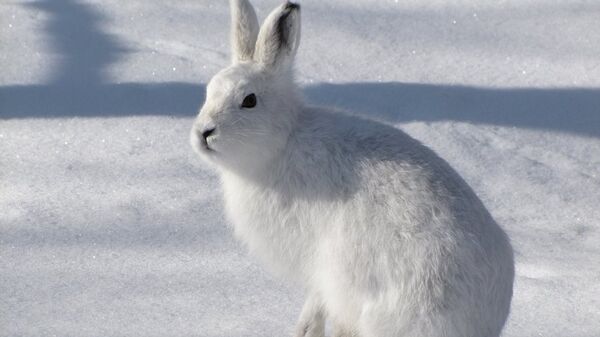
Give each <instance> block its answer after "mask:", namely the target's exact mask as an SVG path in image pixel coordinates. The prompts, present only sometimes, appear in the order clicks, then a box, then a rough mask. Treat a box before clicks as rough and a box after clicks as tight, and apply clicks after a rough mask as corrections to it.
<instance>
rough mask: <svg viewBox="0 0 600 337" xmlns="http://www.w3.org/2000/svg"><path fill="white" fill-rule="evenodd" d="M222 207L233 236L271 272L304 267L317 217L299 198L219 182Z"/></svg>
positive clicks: (312, 239)
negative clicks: (230, 225) (231, 226)
mask: <svg viewBox="0 0 600 337" xmlns="http://www.w3.org/2000/svg"><path fill="white" fill-rule="evenodd" d="M223 189H224V201H225V209H226V212H227V216H228V219H229V221H231V223H233V225H234V231H235V235H236V237H237V238H238V239H239V240H240V241H242V242H243V243H244V244H245V245H246V246H247V247H248V249H249V250H250V252H251V253H252V254H254V255H257V256H258V257H259V258H260V259H261V260H263V261H264V262H265V263H266V264H268V265H269V266H270V267H272V268H273V269H275V271H278V272H282V273H285V274H288V273H290V272H291V273H297V272H298V271H300V270H303V269H305V268H306V264H307V261H308V259H307V256H309V255H310V254H311V252H312V251H313V249H314V242H315V238H314V236H315V234H316V233H315V228H316V227H318V224H317V222H318V219H317V218H316V217H315V216H314V215H313V211H312V210H311V209H310V207H308V205H305V204H304V203H303V202H302V201H290V200H286V199H285V197H284V196H282V195H281V194H279V193H276V192H273V191H270V190H266V189H261V188H257V187H255V186H252V185H250V184H245V183H243V182H240V181H235V180H234V181H227V180H224V181H223Z"/></svg>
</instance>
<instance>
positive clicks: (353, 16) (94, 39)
mask: <svg viewBox="0 0 600 337" xmlns="http://www.w3.org/2000/svg"><path fill="white" fill-rule="evenodd" d="M278 3H279V1H276V0H265V1H258V0H255V1H254V4H255V5H256V7H257V9H258V14H259V16H260V17H265V16H266V14H267V13H268V11H269V10H270V9H271V8H273V7H274V6H276V5H277V4H278ZM302 5H303V41H302V45H301V49H300V53H299V55H298V62H297V70H298V81H299V82H300V83H302V84H303V85H304V86H305V94H306V97H307V99H308V100H309V101H311V102H313V103H319V104H325V105H334V106H337V107H340V108H345V109H348V110H352V111H356V112H359V113H362V114H364V115H367V116H370V117H372V118H376V119H379V120H382V121H385V122H387V123H391V124H394V125H396V126H397V127H400V128H402V129H403V130H405V131H407V132H408V133H409V134H411V135H412V136H413V137H415V138H417V139H419V140H421V141H422V142H424V143H425V144H427V145H429V146H430V147H432V148H433V149H435V150H436V151H437V152H438V153H439V154H440V155H441V156H443V157H444V158H446V159H447V160H448V161H449V162H450V163H451V164H452V165H453V166H454V167H455V168H456V169H457V170H458V171H459V172H460V173H461V174H462V175H463V176H464V177H465V179H466V180H467V181H468V182H469V183H470V184H471V185H472V186H473V188H474V189H475V190H476V191H477V193H478V194H479V195H480V197H481V198H482V200H483V201H484V203H485V204H486V205H487V206H488V208H489V210H490V211H491V213H492V214H493V215H494V217H495V218H496V219H497V221H498V222H499V223H500V224H501V225H502V226H503V227H504V228H505V229H506V231H507V232H508V233H509V235H510V237H511V239H512V242H513V245H514V248H515V252H516V262H517V277H516V283H515V285H516V288H515V295H514V299H513V306H512V313H511V316H510V319H509V322H508V324H507V326H506V329H505V333H504V336H507V337H513V336H514V337H517V336H557V337H558V336H573V337H577V336H581V337H592V336H598V335H600V208H599V207H598V205H599V204H600V59H599V58H598V55H600V31H598V29H597V22H599V20H600V11H599V10H598V9H599V6H598V4H597V3H595V2H591V1H568V2H567V1H564V2H551V1H541V0H512V1H510V0H509V1H502V2H479V1H474V0H460V1H453V2H449V1H442V0H435V1H428V2H423V1H417V0H412V1H409V0H406V1H392V0H390V1H377V2H375V1H369V0H357V1H352V2H348V1H346V2H344V1H342V0H332V1H327V2H325V1H317V0H304V1H302ZM228 15H229V14H228V7H227V2H226V1H197V0H179V1H172V2H163V1H156V0H151V1H148V0H146V1H141V0H136V1H133V0H132V1H117V0H105V1H100V0H93V1H91V0H86V1H75V0H52V1H50V0H48V1H12V0H11V1H4V2H2V3H0V40H1V41H2V43H1V44H0V69H1V70H0V154H1V156H2V157H1V160H0V336H211V337H217V336H259V335H260V336H276V335H277V336H281V335H290V334H291V333H292V331H293V325H294V323H295V320H296V315H297V314H298V312H299V310H300V306H301V304H302V290H301V289H299V288H298V287H297V285H294V284H293V283H287V282H284V281H282V280H278V279H275V278H274V277H272V276H271V275H269V274H268V273H267V272H265V271H264V270H263V269H262V267H261V266H260V265H258V264H257V263H256V262H255V261H254V260H253V259H252V257H249V256H248V255H247V254H246V252H245V251H244V249H243V248H241V247H240V246H239V245H238V244H237V243H236V242H235V241H234V240H233V239H232V237H231V229H230V227H229V226H228V224H227V223H226V221H225V219H224V217H223V209H222V204H221V201H220V191H219V183H218V179H217V176H216V174H215V173H214V172H212V171H211V170H210V169H209V168H208V167H207V166H206V165H205V164H203V163H202V162H201V161H200V159H199V158H197V157H196V156H195V155H194V154H193V153H192V150H191V148H190V147H189V145H188V141H187V139H188V131H189V128H190V126H191V121H192V119H193V117H194V115H195V113H196V111H197V109H198V107H199V106H200V105H201V103H202V101H203V99H204V86H205V84H206V83H207V81H208V80H209V79H210V77H211V76H212V75H213V74H214V73H215V72H217V71H218V70H219V69H221V68H222V67H224V66H225V65H227V64H228V62H229V50H228V48H229V46H228V41H227V37H228V22H229V17H228Z"/></svg>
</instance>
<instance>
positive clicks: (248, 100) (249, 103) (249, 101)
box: [242, 94, 256, 108]
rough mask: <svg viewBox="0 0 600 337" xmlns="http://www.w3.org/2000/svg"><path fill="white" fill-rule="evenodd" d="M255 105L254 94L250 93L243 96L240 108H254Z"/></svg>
mask: <svg viewBox="0 0 600 337" xmlns="http://www.w3.org/2000/svg"><path fill="white" fill-rule="evenodd" d="M255 106H256V95H255V94H250V95H248V96H246V97H245V98H244V101H243V102H242V108H254V107H255Z"/></svg>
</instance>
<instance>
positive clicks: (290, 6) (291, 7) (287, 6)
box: [285, 1, 300, 11]
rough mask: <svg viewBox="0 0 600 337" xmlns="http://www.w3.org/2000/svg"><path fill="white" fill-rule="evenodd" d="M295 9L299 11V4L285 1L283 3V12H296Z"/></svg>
mask: <svg viewBox="0 0 600 337" xmlns="http://www.w3.org/2000/svg"><path fill="white" fill-rule="evenodd" d="M296 9H300V5H299V4H297V3H293V2H289V1H286V3H285V10H288V11H292V10H296Z"/></svg>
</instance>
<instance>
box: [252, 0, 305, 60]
mask: <svg viewBox="0 0 600 337" xmlns="http://www.w3.org/2000/svg"><path fill="white" fill-rule="evenodd" d="M299 44H300V5H298V4H294V3H291V2H286V3H285V4H283V5H281V6H280V7H278V8H276V9H275V10H274V11H273V12H271V14H269V16H268V17H267V18H266V19H265V22H264V23H263V25H262V27H261V28H260V32H259V33H258V40H257V41H256V51H255V53H254V60H255V61H257V62H259V63H261V64H263V65H264V66H265V67H267V68H272V69H273V70H276V71H277V70H282V69H287V68H289V67H290V66H291V64H292V61H293V59H294V56H295V55H296V50H297V49H298V45H299Z"/></svg>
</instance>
